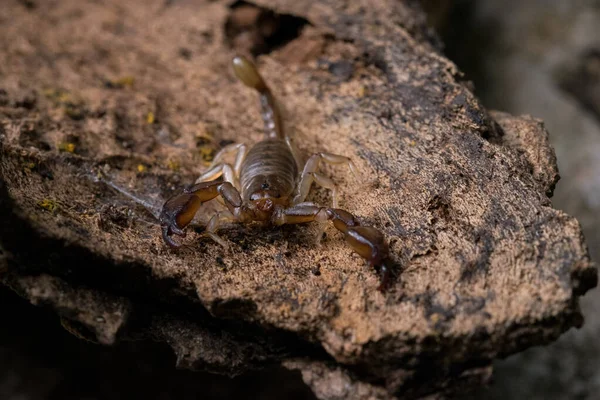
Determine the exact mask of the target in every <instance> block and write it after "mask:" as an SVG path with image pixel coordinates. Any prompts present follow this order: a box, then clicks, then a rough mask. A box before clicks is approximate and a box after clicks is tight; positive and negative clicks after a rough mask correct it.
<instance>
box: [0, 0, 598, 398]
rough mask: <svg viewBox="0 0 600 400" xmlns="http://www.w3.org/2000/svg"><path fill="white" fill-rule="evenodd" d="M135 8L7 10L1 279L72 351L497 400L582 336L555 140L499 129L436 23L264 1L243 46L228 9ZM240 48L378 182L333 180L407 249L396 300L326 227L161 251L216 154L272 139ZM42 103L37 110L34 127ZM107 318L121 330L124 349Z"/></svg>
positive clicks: (288, 101) (577, 241)
mask: <svg viewBox="0 0 600 400" xmlns="http://www.w3.org/2000/svg"><path fill="white" fill-rule="evenodd" d="M120 4H121V3H118V2H116V1H113V2H108V3H105V4H89V5H86V6H85V7H81V6H79V5H78V3H75V2H70V1H66V2H61V4H59V5H54V6H52V7H51V6H49V5H46V6H45V5H43V4H37V7H36V8H35V10H33V11H32V10H26V9H23V8H22V7H21V6H19V5H11V6H8V7H7V8H6V9H5V10H2V11H0V13H2V14H0V15H4V16H7V15H10V16H11V20H14V21H27V22H28V23H33V24H35V25H36V26H38V27H39V29H38V30H37V31H33V32H32V31H27V36H25V37H26V38H27V40H26V41H25V39H23V36H22V35H24V31H23V30H22V29H23V28H20V27H21V26H25V25H24V24H14V25H10V26H9V27H8V29H6V34H5V35H4V36H3V38H2V39H0V40H2V42H3V45H4V46H3V47H4V48H6V49H8V50H7V51H6V54H5V56H6V57H5V60H6V61H5V65H4V67H3V68H4V73H3V75H2V77H0V87H1V88H4V90H5V92H6V96H7V97H8V100H7V102H6V105H4V106H2V107H1V108H0V113H1V114H0V115H1V116H2V125H1V126H2V132H1V142H0V153H1V159H0V178H1V182H2V185H1V187H0V213H1V215H2V217H3V221H4V223H3V225H2V228H1V229H0V241H1V243H2V246H3V247H4V248H5V249H6V250H7V251H8V252H9V253H10V254H11V257H10V260H9V262H8V267H7V268H6V272H5V273H4V274H3V281H4V282H5V283H7V284H9V285H11V287H14V288H16V289H17V290H19V289H20V292H21V293H22V294H23V295H25V296H27V297H28V298H29V299H30V300H31V301H34V302H35V301H38V302H39V301H40V300H43V301H44V303H46V304H49V305H50V306H52V307H54V308H55V309H56V311H57V312H58V313H59V315H61V316H62V317H63V318H66V319H67V320H68V321H73V320H74V321H75V322H77V323H76V324H71V325H69V328H70V329H72V330H73V331H74V332H76V333H78V334H79V335H81V336H84V337H86V338H91V339H94V338H95V340H97V341H100V342H104V343H111V342H113V341H115V340H117V341H118V340H128V339H139V338H152V339H155V340H160V341H165V342H167V343H168V344H169V345H170V346H171V347H172V348H173V349H174V350H175V353H176V355H177V363H178V365H179V366H181V367H186V368H193V369H199V370H207V371H211V372H218V373H220V374H227V375H236V374H239V373H242V372H244V371H246V370H249V369H254V368H259V367H263V366H266V365H272V364H273V363H280V364H282V365H284V366H286V367H288V368H291V369H298V370H300V371H301V372H302V375H303V378H304V379H305V381H306V382H307V383H308V384H309V385H310V386H311V388H313V390H314V391H315V393H316V395H317V396H319V397H320V398H323V399H334V398H340V396H347V395H348V394H349V393H352V394H353V395H357V396H364V397H371V398H381V399H383V398H393V397H397V396H402V397H403V398H419V397H423V396H430V395H431V396H433V395H443V394H447V393H451V392H453V391H455V390H459V389H462V388H463V387H464V386H472V385H475V384H479V383H481V381H485V380H486V379H488V377H489V374H490V363H491V360H492V359H493V358H495V357H498V356H506V355H508V354H511V353H514V352H516V351H519V350H522V349H524V348H526V347H528V346H532V345H539V344H543V343H547V342H549V341H551V340H553V339H555V338H557V337H558V336H559V335H560V334H561V333H562V332H564V331H565V330H566V329H568V328H569V327H571V326H573V325H580V324H581V317H580V313H579V308H578V297H579V296H580V295H581V294H583V293H585V291H587V290H588V289H589V288H591V287H593V286H594V285H595V284H596V270H595V269H594V267H593V265H592V264H591V262H590V260H589V257H588V254H587V249H586V247H585V243H584V241H583V238H582V235H581V230H580V227H579V224H578V223H577V221H576V220H574V219H573V218H571V217H569V216H568V215H566V214H565V213H563V212H561V211H558V210H555V209H553V208H552V207H551V203H550V200H549V198H548V196H549V195H551V194H552V189H553V187H554V185H555V184H556V181H557V179H558V173H557V169H556V163H555V157H554V153H553V150H552V148H551V147H550V145H549V144H548V137H547V133H546V131H545V130H544V129H543V126H542V124H541V122H540V121H537V120H534V119H532V118H530V117H512V116H510V115H507V114H502V113H488V112H487V111H486V110H485V109H484V108H483V107H482V106H481V104H480V103H479V101H478V100H477V98H476V97H475V96H474V95H473V93H472V92H471V91H470V89H469V86H470V85H469V84H468V83H466V82H464V81H463V77H462V74H461V73H460V71H458V70H457V68H456V67H455V66H454V64H452V63H451V62H450V61H448V60H447V59H445V58H444V57H443V56H442V55H441V54H440V52H439V45H438V41H437V39H436V38H435V35H433V34H432V33H431V30H430V29H429V28H428V27H427V25H426V23H425V16H424V14H423V13H422V12H421V10H420V9H419V8H418V7H416V6H412V5H409V4H404V3H398V2H393V1H385V0H380V1H378V2H374V3H373V2H367V1H364V2H358V3H353V5H352V6H349V7H346V6H344V5H343V4H342V3H341V2H338V1H326V2H310V1H307V2H303V3H298V2H294V1H289V0H280V1H278V2H266V1H257V2H254V3H249V4H250V6H252V7H255V8H256V10H257V11H256V12H255V13H249V12H248V11H249V10H247V9H246V10H245V11H244V13H245V14H244V15H245V16H246V17H245V18H242V21H244V23H246V22H247V20H248V19H251V18H250V17H252V18H256V22H255V23H257V24H258V23H259V21H261V19H260V15H268V16H269V18H268V21H269V22H268V23H269V26H268V29H266V28H265V29H264V30H261V29H258V30H256V31H254V30H252V32H254V33H252V34H251V35H250V36H247V37H245V38H239V37H237V36H239V35H245V33H244V32H248V29H246V28H244V29H233V28H231V26H229V29H227V30H225V29H224V26H225V25H226V24H227V23H228V21H229V23H230V24H231V23H232V22H231V21H232V19H231V16H232V13H236V12H237V11H236V7H234V8H230V7H228V3H226V2H219V1H216V2H215V1H211V2H206V3H194V4H192V3H186V2H183V3H177V2H174V3H169V4H168V5H164V7H162V6H161V7H156V6H147V5H146V3H143V4H142V2H129V3H128V4H127V5H126V6H123V5H120ZM245 7H246V6H245ZM73 8H76V9H77V12H74V11H73ZM238 8H239V7H238ZM246 8H247V7H246ZM240 18H241V17H240V16H239V15H237V16H236V18H234V19H233V20H234V21H237V20H239V19H240ZM56 20H60V21H62V23H61V24H58V25H57V24H55V23H54V21H56ZM282 20H283V21H294V24H295V25H293V26H294V27H295V28H294V29H293V30H289V29H285V27H284V24H282V23H278V22H277V21H282ZM244 26H245V25H244ZM76 28H77V29H79V30H78V32H79V33H80V34H79V35H77V38H76V39H75V38H74V36H73V30H74V29H76ZM266 31H268V32H267V33H265V32H266ZM224 32H225V33H226V34H227V32H230V33H229V34H230V35H233V36H235V37H228V38H225V37H224V36H223V35H224ZM256 32H262V33H261V35H262V36H260V38H259V39H257V35H258V34H257V33H256ZM236 35H237V36H236ZM253 38H254V39H253ZM225 39H227V40H225ZM253 40H260V43H255V42H253ZM82 43H85V46H83V45H82ZM229 46H238V47H236V48H231V47H229ZM181 48H186V49H190V51H191V52H192V53H193V54H194V57H193V59H192V60H188V59H185V58H182V57H181V56H180V54H179V50H178V49H181ZM290 49H293V51H292V50H290ZM297 49H303V51H299V50H297ZM236 51H240V52H249V53H253V52H255V53H257V54H258V53H260V54H264V55H263V56H261V57H260V58H259V59H258V65H259V67H260V69H261V71H262V73H263V74H264V76H265V77H266V79H267V80H268V81H269V83H270V85H271V86H272V88H273V91H274V93H275V95H276V96H277V97H278V99H279V100H280V102H281V103H282V104H283V105H284V107H285V109H286V126H287V129H288V131H289V132H290V133H292V134H293V135H294V136H295V138H296V141H297V143H298V144H299V146H300V147H301V148H302V149H303V150H304V151H305V152H306V153H311V152H316V151H322V150H326V151H329V152H333V153H338V154H345V155H348V156H351V157H353V159H354V160H355V161H356V163H357V164H358V166H359V169H360V170H361V171H362V173H363V175H364V178H365V179H364V180H363V181H364V182H362V183H360V182H356V181H353V180H352V179H351V178H350V177H347V175H348V174H347V173H346V171H338V170H335V171H332V172H335V179H336V181H338V182H339V183H340V187H341V188H342V191H341V193H342V196H343V205H342V206H343V207H344V208H345V209H348V210H349V211H351V212H353V213H355V214H356V215H358V216H359V218H360V219H361V220H362V221H363V222H364V223H366V224H371V225H373V226H375V227H377V228H379V229H381V230H382V231H383V232H384V233H385V235H386V236H387V237H388V238H389V242H390V249H391V253H392V258H393V260H394V261H395V262H396V264H397V266H398V267H397V271H396V274H395V275H396V276H395V277H394V280H393V283H392V287H391V288H390V290H389V291H388V292H387V293H384V294H383V293H380V292H379V291H377V290H376V287H377V284H378V279H377V276H376V274H375V272H374V271H371V270H369V269H367V268H366V267H365V266H364V264H363V262H362V260H361V259H360V258H359V257H358V256H356V255H354V254H353V253H352V252H351V251H350V250H349V248H348V247H346V246H345V244H344V243H343V241H342V240H341V238H340V237H339V235H338V234H337V233H336V231H335V230H334V229H332V227H327V228H326V238H325V239H324V240H321V241H320V243H319V240H317V239H316V238H315V230H318V229H317V228H315V227H312V228H311V227H306V226H286V227H283V228H266V227H260V226H236V225H232V226H229V227H227V228H226V229H225V230H224V231H223V237H224V238H226V240H228V241H229V242H230V249H229V250H224V249H222V248H221V247H219V246H218V245H216V244H214V243H212V242H207V241H200V240H198V236H197V235H195V234H194V233H193V230H191V232H190V234H189V235H188V238H187V239H186V240H185V244H186V247H185V248H184V249H182V250H181V251H177V252H174V251H171V250H169V249H168V248H166V247H165V245H164V243H162V241H161V238H160V234H159V229H158V227H157V226H156V224H155V220H154V217H153V215H156V211H157V208H158V207H160V205H161V203H162V202H163V201H164V200H165V199H166V198H168V197H169V196H170V195H172V194H173V193H175V192H176V191H179V190H181V188H182V187H183V186H184V185H186V184H189V183H191V182H193V180H194V177H195V176H196V175H197V174H198V173H199V171H200V170H202V168H203V167H202V166H203V165H207V163H208V162H209V161H210V159H211V157H212V155H213V154H214V152H215V151H216V150H217V148H218V147H219V145H218V144H219V143H228V142H230V141H236V142H238V141H244V142H247V143H254V142H256V141H258V140H260V139H261V138H262V137H263V134H262V131H261V121H260V115H259V113H258V106H257V99H256V96H255V94H254V93H251V92H250V91H249V90H246V89H244V88H243V87H242V86H241V84H239V83H238V82H236V81H235V80H234V79H233V76H232V73H231V72H230V71H229V63H230V60H231V58H232V56H233V54H234V53H235V52H236ZM56 54H63V55H65V56H64V57H62V58H61V59H60V60H61V61H60V63H52V62H48V61H47V59H48V57H52V56H53V55H56ZM331 63H338V65H341V64H339V63H343V64H344V65H347V63H350V64H351V65H350V66H351V69H350V68H348V69H349V70H351V71H352V74H348V75H347V76H345V77H344V79H340V77H339V76H337V75H336V74H334V73H332V72H331V71H330V70H329V68H328V67H327V65H331ZM323 66H325V67H323ZM106 82H112V84H111V85H107V84H106ZM23 93H35V94H36V97H35V101H31V102H29V103H28V104H30V107H28V108H23V107H19V106H18V102H17V101H16V100H15V99H19V98H22V97H23ZM73 116H77V118H74V117H73ZM115 188H118V190H115ZM313 196H314V197H313V199H314V200H315V201H318V202H321V203H323V204H326V203H327V202H328V201H330V199H329V197H328V194H327V193H326V192H325V191H321V190H315V191H314V193H313ZM211 207H212V208H216V207H218V203H216V202H215V204H213V205H211ZM210 215H211V210H210V209H209V208H207V209H205V210H202V211H201V215H200V218H199V222H200V223H201V222H202V221H204V222H205V221H206V220H207V218H209V217H210ZM319 233H320V232H319ZM48 288H50V289H48ZM115 299H119V300H118V301H117V300H115ZM115 301H116V303H115ZM107 302H108V303H109V304H107ZM111 304H112V308H111ZM92 315H102V316H103V318H106V317H105V316H113V317H114V318H113V319H112V320H111V321H112V322H111V327H110V329H108V330H106V329H104V328H101V327H99V326H98V325H97V323H96V321H95V320H94V319H93V318H92V319H90V316H92ZM98 323H99V322H98ZM81 325H83V327H84V328H85V330H87V331H85V332H83V333H82V332H81V331H80V330H79V328H81ZM90 331H91V335H90Z"/></svg>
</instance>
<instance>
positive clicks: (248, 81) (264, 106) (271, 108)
mask: <svg viewBox="0 0 600 400" xmlns="http://www.w3.org/2000/svg"><path fill="white" fill-rule="evenodd" d="M233 72H234V73H235V75H236V76H237V78H238V79H239V80H240V81H242V83H243V84H244V85H246V86H248V87H249V88H252V89H254V90H256V91H257V92H258V93H259V96H260V108H261V115H262V118H263V121H264V123H265V132H266V133H267V135H268V136H269V137H270V138H281V139H283V138H285V133H284V132H283V122H282V118H281V112H280V111H279V107H278V105H277V101H276V100H275V97H274V96H273V93H271V90H270V89H269V87H268V86H267V84H266V83H265V80H264V79H263V78H262V76H261V75H260V73H259V72H258V69H257V68H256V66H255V65H254V64H253V63H252V62H251V61H250V60H248V59H247V58H245V57H243V56H236V57H234V59H233Z"/></svg>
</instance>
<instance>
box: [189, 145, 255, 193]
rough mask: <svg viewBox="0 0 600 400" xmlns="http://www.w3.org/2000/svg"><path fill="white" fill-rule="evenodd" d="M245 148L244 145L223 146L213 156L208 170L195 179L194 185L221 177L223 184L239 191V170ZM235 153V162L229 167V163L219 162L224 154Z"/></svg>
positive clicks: (244, 155)
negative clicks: (226, 183) (228, 184)
mask: <svg viewBox="0 0 600 400" xmlns="http://www.w3.org/2000/svg"><path fill="white" fill-rule="evenodd" d="M247 148H248V147H247V146H246V145H245V144H232V145H229V146H225V147H224V148H223V149H221V150H220V151H219V152H218V153H217V155H216V156H215V158H214V160H213V162H212V164H211V165H210V167H208V170H207V171H206V172H204V173H203V174H202V175H200V176H199V177H198V179H196V183H200V182H208V181H212V180H215V179H217V178H218V177H220V176H221V175H223V180H224V181H225V182H230V183H231V184H232V185H233V186H235V187H236V188H237V189H238V190H240V185H239V178H240V170H241V169H242V163H243V162H244V159H245V158H246V151H247ZM228 153H235V154H236V156H235V162H234V165H233V166H231V164H229V163H224V162H221V160H222V159H223V157H224V155H225V154H228Z"/></svg>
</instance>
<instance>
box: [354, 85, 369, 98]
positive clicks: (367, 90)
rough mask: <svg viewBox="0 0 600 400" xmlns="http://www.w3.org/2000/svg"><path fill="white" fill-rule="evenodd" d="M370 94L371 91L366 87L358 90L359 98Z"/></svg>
mask: <svg viewBox="0 0 600 400" xmlns="http://www.w3.org/2000/svg"><path fill="white" fill-rule="evenodd" d="M368 93H369V89H368V88H367V87H366V86H361V87H359V88H358V93H357V94H358V97H365V96H366V95H367V94H368Z"/></svg>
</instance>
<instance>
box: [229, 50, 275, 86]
mask: <svg viewBox="0 0 600 400" xmlns="http://www.w3.org/2000/svg"><path fill="white" fill-rule="evenodd" d="M233 72H234V73H235V76H237V78H238V79H239V80H240V81H242V83H243V84H244V85H246V86H248V87H249V88H252V89H254V90H257V91H258V92H259V93H261V94H264V93H265V92H269V91H270V90H269V88H268V87H267V84H266V83H265V81H264V79H263V78H262V76H260V73H259V72H258V69H256V66H255V65H254V64H253V63H252V61H250V60H248V59H247V58H246V57H243V56H236V57H234V59H233Z"/></svg>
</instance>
